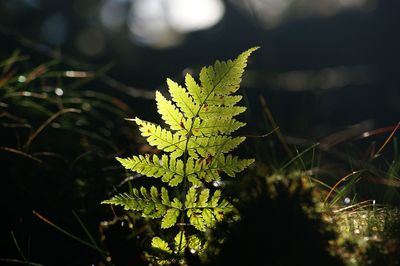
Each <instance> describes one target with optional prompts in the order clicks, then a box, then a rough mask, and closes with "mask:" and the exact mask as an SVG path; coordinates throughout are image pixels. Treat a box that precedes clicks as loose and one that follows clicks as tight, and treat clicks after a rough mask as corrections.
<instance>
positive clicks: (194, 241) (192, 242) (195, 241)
mask: <svg viewBox="0 0 400 266" xmlns="http://www.w3.org/2000/svg"><path fill="white" fill-rule="evenodd" d="M188 247H189V248H190V249H191V250H194V251H196V252H199V253H200V251H201V250H202V249H203V248H202V244H201V240H200V239H199V238H198V237H197V236H195V235H191V236H190V237H189V241H188Z"/></svg>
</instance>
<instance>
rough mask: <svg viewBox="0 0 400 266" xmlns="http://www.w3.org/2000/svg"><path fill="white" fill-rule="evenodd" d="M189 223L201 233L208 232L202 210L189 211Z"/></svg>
mask: <svg viewBox="0 0 400 266" xmlns="http://www.w3.org/2000/svg"><path fill="white" fill-rule="evenodd" d="M186 215H187V217H188V218H189V222H190V224H191V225H193V226H194V228H196V229H197V230H199V231H203V232H204V231H206V224H205V222H204V219H203V215H202V211H201V209H189V210H187V212H186Z"/></svg>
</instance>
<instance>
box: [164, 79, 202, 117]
mask: <svg viewBox="0 0 400 266" xmlns="http://www.w3.org/2000/svg"><path fill="white" fill-rule="evenodd" d="M167 84H168V88H169V93H170V94H171V97H172V100H173V101H174V102H175V103H176V105H177V106H178V107H179V108H180V109H181V110H182V112H183V113H184V114H185V116H186V117H187V118H193V117H195V116H196V115H197V113H196V110H197V109H198V107H197V106H196V104H195V103H194V102H193V99H192V97H191V96H190V95H189V93H188V92H187V91H186V90H185V89H184V88H183V87H181V86H179V85H178V84H177V83H175V82H174V81H172V80H170V79H167Z"/></svg>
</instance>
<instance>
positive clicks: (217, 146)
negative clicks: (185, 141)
mask: <svg viewBox="0 0 400 266" xmlns="http://www.w3.org/2000/svg"><path fill="white" fill-rule="evenodd" d="M245 139H246V138H245V137H234V138H233V137H230V136H221V135H218V136H211V137H194V138H191V139H190V141H189V145H188V150H194V151H196V152H197V153H198V154H199V155H200V156H201V157H203V158H207V157H208V156H210V155H211V156H215V155H216V154H217V153H227V152H230V151H231V150H233V149H235V148H236V147H237V146H239V144H240V143H242V142H243V141H244V140H245Z"/></svg>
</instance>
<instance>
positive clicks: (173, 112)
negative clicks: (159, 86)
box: [156, 91, 187, 133]
mask: <svg viewBox="0 0 400 266" xmlns="http://www.w3.org/2000/svg"><path fill="white" fill-rule="evenodd" d="M156 102H157V110H158V113H159V114H160V115H161V117H162V119H163V120H164V122H165V123H166V124H168V125H169V126H170V127H171V129H172V130H175V131H178V132H181V131H184V133H185V132H186V133H187V130H186V129H185V126H184V125H185V122H186V121H185V119H184V117H183V114H182V113H181V112H180V111H179V110H178V108H176V107H175V105H174V104H173V103H172V102H171V101H168V100H167V99H166V98H165V97H164V96H163V95H162V94H161V93H160V92H159V91H156Z"/></svg>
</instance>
